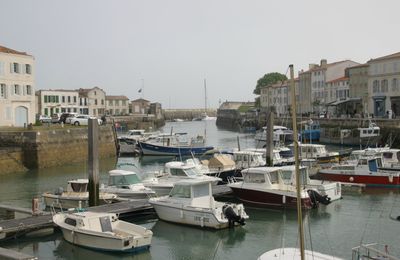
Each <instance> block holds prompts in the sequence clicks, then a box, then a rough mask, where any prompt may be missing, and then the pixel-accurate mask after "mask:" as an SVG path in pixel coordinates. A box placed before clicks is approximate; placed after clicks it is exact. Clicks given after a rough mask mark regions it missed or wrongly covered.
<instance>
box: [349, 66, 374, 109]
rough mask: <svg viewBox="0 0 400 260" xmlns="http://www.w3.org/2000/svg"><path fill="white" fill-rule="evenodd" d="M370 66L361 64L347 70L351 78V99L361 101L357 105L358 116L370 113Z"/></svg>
mask: <svg viewBox="0 0 400 260" xmlns="http://www.w3.org/2000/svg"><path fill="white" fill-rule="evenodd" d="M368 67H369V65H368V64H361V65H357V66H353V67H349V68H347V69H346V73H345V74H346V75H347V76H348V77H349V95H350V99H353V100H356V99H359V102H358V103H357V104H356V105H355V109H356V113H357V114H360V115H361V114H364V113H367V112H368Z"/></svg>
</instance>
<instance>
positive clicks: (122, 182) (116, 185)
mask: <svg viewBox="0 0 400 260" xmlns="http://www.w3.org/2000/svg"><path fill="white" fill-rule="evenodd" d="M108 174H109V177H108V185H104V184H103V185H101V186H100V191H102V192H108V193H113V194H116V195H117V196H118V197H122V198H130V199H148V198H149V197H151V196H154V195H155V192H154V191H153V190H151V189H150V188H146V187H145V186H144V185H143V183H142V182H141V180H140V178H139V177H138V175H137V174H136V172H133V171H125V170H120V169H116V170H112V171H109V172H108Z"/></svg>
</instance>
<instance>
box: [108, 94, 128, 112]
mask: <svg viewBox="0 0 400 260" xmlns="http://www.w3.org/2000/svg"><path fill="white" fill-rule="evenodd" d="M128 113H129V98H128V97H127V96H106V114H107V115H111V116H120V115H127V114H128Z"/></svg>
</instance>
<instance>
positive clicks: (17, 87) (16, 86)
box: [14, 84, 21, 95]
mask: <svg viewBox="0 0 400 260" xmlns="http://www.w3.org/2000/svg"><path fill="white" fill-rule="evenodd" d="M14 94H15V95H21V90H20V88H19V85H18V84H15V85H14Z"/></svg>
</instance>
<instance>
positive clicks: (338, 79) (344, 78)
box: [326, 77, 349, 83]
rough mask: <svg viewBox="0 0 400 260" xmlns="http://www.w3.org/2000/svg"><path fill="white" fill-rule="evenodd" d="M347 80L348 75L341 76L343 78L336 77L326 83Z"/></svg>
mask: <svg viewBox="0 0 400 260" xmlns="http://www.w3.org/2000/svg"><path fill="white" fill-rule="evenodd" d="M346 80H349V78H348V77H341V78H337V79H334V80H330V81H327V82H326V83H335V82H339V81H346Z"/></svg>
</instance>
